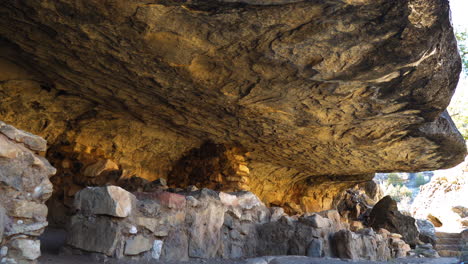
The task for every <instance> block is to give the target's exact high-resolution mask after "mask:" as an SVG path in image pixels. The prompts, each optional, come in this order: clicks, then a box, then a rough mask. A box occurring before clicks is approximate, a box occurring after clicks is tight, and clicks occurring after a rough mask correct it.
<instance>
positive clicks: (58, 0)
mask: <svg viewBox="0 0 468 264" xmlns="http://www.w3.org/2000/svg"><path fill="white" fill-rule="evenodd" d="M0 14H1V17H2V18H1V19H0V35H1V36H2V38H1V47H2V48H1V51H2V52H1V60H0V62H1V63H0V66H1V68H2V73H1V74H0V77H1V78H0V80H1V82H0V100H1V104H0V113H1V115H2V118H3V119H4V120H5V121H8V122H10V123H12V124H14V125H16V126H18V127H21V128H23V129H27V131H31V132H33V133H36V134H39V135H41V136H44V137H46V138H47V139H48V141H49V142H50V143H51V144H52V145H53V147H52V149H51V151H50V152H51V153H59V154H60V155H61V156H60V155H58V154H57V155H58V156H59V157H58V158H57V157H56V159H55V160H61V161H62V160H63V156H64V154H63V153H68V154H67V155H69V156H70V155H75V156H74V157H76V156H80V155H81V156H80V157H83V155H84V156H86V157H85V158H83V159H82V160H87V161H89V160H91V158H90V157H91V156H92V157H94V158H95V159H94V161H95V160H96V157H97V158H99V159H111V160H113V161H115V162H116V163H117V164H118V165H119V168H120V169H121V170H122V171H123V174H124V175H137V176H140V177H144V178H147V179H150V180H153V179H157V178H161V177H162V178H168V176H169V175H171V173H170V172H171V171H173V167H174V166H176V165H177V162H178V161H179V160H180V159H181V158H182V157H184V155H185V154H186V153H187V152H189V151H190V150H192V149H194V148H198V147H200V146H201V145H202V144H203V143H204V142H207V141H213V142H216V143H221V144H235V145H238V146H242V149H244V150H245V152H248V153H249V156H248V164H247V165H246V166H248V167H249V168H250V169H251V170H250V173H251V177H250V181H251V182H250V186H253V187H252V191H254V192H255V193H257V194H259V193H261V192H263V189H262V188H268V187H270V188H271V187H272V186H275V181H277V182H281V183H286V184H285V186H283V185H281V187H280V188H281V189H282V190H291V189H294V188H296V187H294V186H295V185H299V186H303V185H304V184H305V181H306V180H307V179H309V178H311V177H312V178H313V176H321V177H322V178H323V176H324V175H327V176H328V175H330V177H328V178H325V180H321V181H320V184H323V182H325V183H326V182H331V183H333V182H335V181H344V182H346V177H347V175H354V176H353V177H354V178H353V179H355V178H356V177H357V178H358V179H357V181H359V178H360V177H361V179H363V180H367V179H368V178H369V174H371V173H374V172H376V171H379V172H386V171H422V170H434V169H440V168H448V167H451V166H454V165H456V164H457V163H460V162H461V161H462V160H463V158H464V156H465V155H466V146H465V143H464V140H463V138H462V137H461V136H460V134H459V132H458V131H457V130H456V128H455V127H454V125H453V122H452V121H451V120H450V117H449V116H448V114H447V113H445V112H444V109H445V108H446V107H447V105H448V103H449V101H450V98H451V96H452V94H453V92H454V89H455V87H456V84H457V81H458V75H459V72H460V69H461V64H460V59H459V55H458V53H457V47H456V42H455V38H454V34H453V30H452V27H451V25H450V21H449V5H448V1H447V0H392V1H390V0H373V1H370V0H316V1H297V0H242V1H241V0H210V1H201V0H192V1H185V0H182V1H175V0H160V1H147V0H135V1H124V0H116V1H84V0H73V1H72V0H54V1H52V0H45V1H32V0H12V1H2V4H1V7H0ZM70 153H72V154H70ZM50 155H52V154H50ZM65 156H66V155H65ZM49 158H50V157H49ZM50 159H51V160H54V158H50ZM69 165H70V164H68V163H67V164H65V163H64V164H60V166H63V167H67V166H69ZM68 168H78V167H73V166H71V167H68ZM78 169H79V168H78ZM356 175H358V176H356ZM359 175H365V176H359ZM335 176H340V177H338V178H339V179H340V180H336V179H337V177H335ZM268 179H275V180H273V181H272V183H270V182H269V181H268ZM355 182H356V181H355ZM255 186H257V187H255ZM301 188H302V187H301ZM75 192H76V191H75ZM293 193H294V192H293ZM293 196H294V195H293ZM262 198H263V197H262ZM277 198H278V197H275V199H277ZM265 199H266V198H265ZM272 199H273V198H272ZM291 199H292V198H291ZM327 199H328V200H330V199H331V198H330V197H328V198H327ZM277 200H284V199H283V197H282V196H281V197H279V198H278V199H277ZM267 202H268V201H267Z"/></svg>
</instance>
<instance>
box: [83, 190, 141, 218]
mask: <svg viewBox="0 0 468 264" xmlns="http://www.w3.org/2000/svg"><path fill="white" fill-rule="evenodd" d="M135 200H136V198H135V196H134V195H133V194H131V193H129V192H127V191H126V190H124V189H122V188H120V187H117V186H106V187H87V188H85V189H83V190H81V191H79V192H78V193H77V194H76V196H75V201H74V206H75V208H76V209H77V210H81V211H83V213H88V214H94V215H111V216H116V217H127V216H129V215H130V214H131V213H132V208H133V204H134V202H135Z"/></svg>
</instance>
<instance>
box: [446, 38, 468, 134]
mask: <svg viewBox="0 0 468 264" xmlns="http://www.w3.org/2000/svg"><path fill="white" fill-rule="evenodd" d="M455 36H456V37H457V41H458V50H459V52H460V56H461V58H462V64H463V72H462V76H461V78H464V77H463V76H465V78H466V76H467V75H468V31H467V30H465V31H458V32H456V33H455ZM460 89H462V90H463V89H467V87H463V85H459V86H458V88H457V92H456V93H455V96H454V97H453V98H452V102H451V103H450V105H449V107H448V111H449V113H450V116H451V117H452V119H453V122H454V123H455V125H456V126H457V128H458V131H460V133H461V134H462V135H463V137H464V138H465V139H466V140H468V104H467V102H466V101H467V98H468V95H467V92H466V91H460ZM457 94H458V95H457Z"/></svg>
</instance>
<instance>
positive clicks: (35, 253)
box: [8, 239, 41, 260]
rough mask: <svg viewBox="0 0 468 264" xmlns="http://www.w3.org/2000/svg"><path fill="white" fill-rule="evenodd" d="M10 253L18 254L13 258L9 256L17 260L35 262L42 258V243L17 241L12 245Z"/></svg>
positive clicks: (27, 240) (37, 241) (26, 240)
mask: <svg viewBox="0 0 468 264" xmlns="http://www.w3.org/2000/svg"><path fill="white" fill-rule="evenodd" d="M9 252H12V253H13V254H15V253H16V254H18V255H16V254H15V255H13V256H11V254H10V253H9V254H8V255H10V257H13V258H15V259H27V260H35V259H37V258H38V257H40V256H41V242H40V241H39V240H30V239H15V240H13V242H12V243H11V250H9Z"/></svg>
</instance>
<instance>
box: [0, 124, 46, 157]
mask: <svg viewBox="0 0 468 264" xmlns="http://www.w3.org/2000/svg"><path fill="white" fill-rule="evenodd" d="M0 133H2V134H4V135H5V136H7V137H9V138H10V139H11V140H13V141H16V142H19V143H24V144H25V145H26V146H27V147H28V148H30V149H31V150H34V151H46V150H47V141H46V140H45V139H43V138H41V137H39V136H36V135H33V134H31V133H28V132H25V131H22V130H19V129H16V128H15V127H13V126H10V125H7V124H5V123H4V122H2V121H0Z"/></svg>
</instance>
